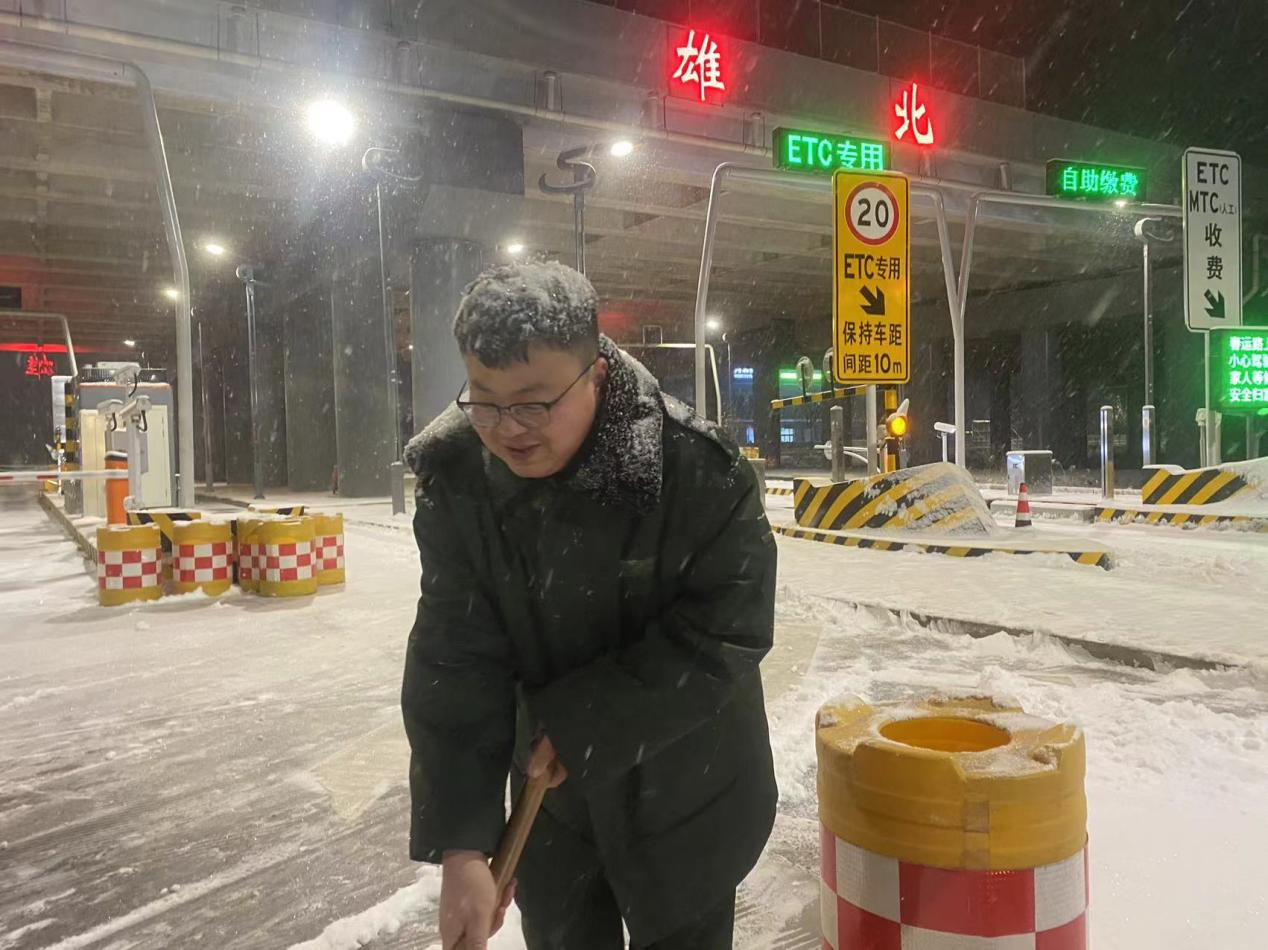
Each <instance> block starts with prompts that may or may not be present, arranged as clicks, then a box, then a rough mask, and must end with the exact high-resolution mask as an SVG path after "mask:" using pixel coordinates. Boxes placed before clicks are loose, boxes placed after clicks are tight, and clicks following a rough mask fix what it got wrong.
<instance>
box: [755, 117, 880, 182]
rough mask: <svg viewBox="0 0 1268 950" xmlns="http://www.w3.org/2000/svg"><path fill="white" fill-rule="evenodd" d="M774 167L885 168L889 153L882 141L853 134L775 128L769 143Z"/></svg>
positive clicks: (795, 168)
mask: <svg viewBox="0 0 1268 950" xmlns="http://www.w3.org/2000/svg"><path fill="white" fill-rule="evenodd" d="M771 154H772V157H773V158H774V161H775V167H776V168H782V169H786V170H790V171H816V172H834V171H836V170H837V169H838V168H846V169H853V170H855V171H876V172H880V171H885V169H886V167H887V166H888V164H889V155H888V153H887V150H886V148H885V143H884V142H876V141H873V140H871V139H861V138H859V137H857V136H853V135H836V134H834V133H831V132H813V131H808V130H805V129H788V128H778V129H776V130H775V133H774V136H773V141H772V144H771Z"/></svg>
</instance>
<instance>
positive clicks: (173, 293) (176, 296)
mask: <svg viewBox="0 0 1268 950" xmlns="http://www.w3.org/2000/svg"><path fill="white" fill-rule="evenodd" d="M163 296H164V297H166V298H167V299H168V300H180V299H181V292H180V291H179V290H177V289H176V288H175V287H164V288H163Z"/></svg>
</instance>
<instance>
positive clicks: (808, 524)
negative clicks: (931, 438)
mask: <svg viewBox="0 0 1268 950" xmlns="http://www.w3.org/2000/svg"><path fill="white" fill-rule="evenodd" d="M793 506H794V508H795V510H796V513H797V524H799V525H800V526H801V527H803V528H821V529H826V530H829V531H846V530H859V529H869V530H895V529H902V530H909V531H910V530H932V531H941V532H948V533H956V534H987V533H989V532H990V530H991V528H992V521H991V518H990V513H989V511H988V510H987V508H986V503H985V502H984V501H983V500H982V496H981V493H980V492H979V491H978V490H977V487H976V486H975V485H973V484H972V483H971V482H970V481H968V480H967V478H966V476H965V475H964V473H963V472H962V471H961V470H960V469H959V468H957V467H956V466H955V465H952V464H951V463H949V462H935V463H933V464H932V465H919V466H917V467H915V468H908V469H903V470H902V471H898V472H889V473H886V474H883V475H869V476H867V477H865V478H854V479H850V480H849V481H844V482H816V481H812V480H810V479H797V480H796V482H795V488H794V490H793Z"/></svg>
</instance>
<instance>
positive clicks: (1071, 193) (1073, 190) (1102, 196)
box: [1046, 158, 1145, 201]
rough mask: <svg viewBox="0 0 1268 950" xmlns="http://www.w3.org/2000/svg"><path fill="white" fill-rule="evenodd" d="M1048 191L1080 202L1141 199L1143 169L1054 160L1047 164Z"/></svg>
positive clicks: (1143, 177)
mask: <svg viewBox="0 0 1268 950" xmlns="http://www.w3.org/2000/svg"><path fill="white" fill-rule="evenodd" d="M1047 172H1048V174H1047V189H1046V190H1047V192H1048V194H1050V195H1053V196H1055V197H1057V198H1073V199H1077V200H1080V201H1144V200H1145V170H1144V169H1143V168H1134V167H1132V166H1130V165H1106V164H1104V163H1102V162H1067V161H1065V160H1063V159H1055V158H1054V159H1053V160H1052V161H1050V162H1048V165H1047Z"/></svg>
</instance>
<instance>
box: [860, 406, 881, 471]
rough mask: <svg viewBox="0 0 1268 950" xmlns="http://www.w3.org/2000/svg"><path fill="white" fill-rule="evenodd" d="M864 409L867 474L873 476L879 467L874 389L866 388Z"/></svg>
mask: <svg viewBox="0 0 1268 950" xmlns="http://www.w3.org/2000/svg"><path fill="white" fill-rule="evenodd" d="M864 402H865V405H866V408H865V409H864V410H863V411H864V412H865V413H867V474H869V475H875V474H876V473H877V471H878V468H879V466H878V465H877V458H876V455H877V452H876V449H877V446H876V438H877V436H876V423H877V419H876V387H875V386H868V387H867V395H866V396H865V397H864Z"/></svg>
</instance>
